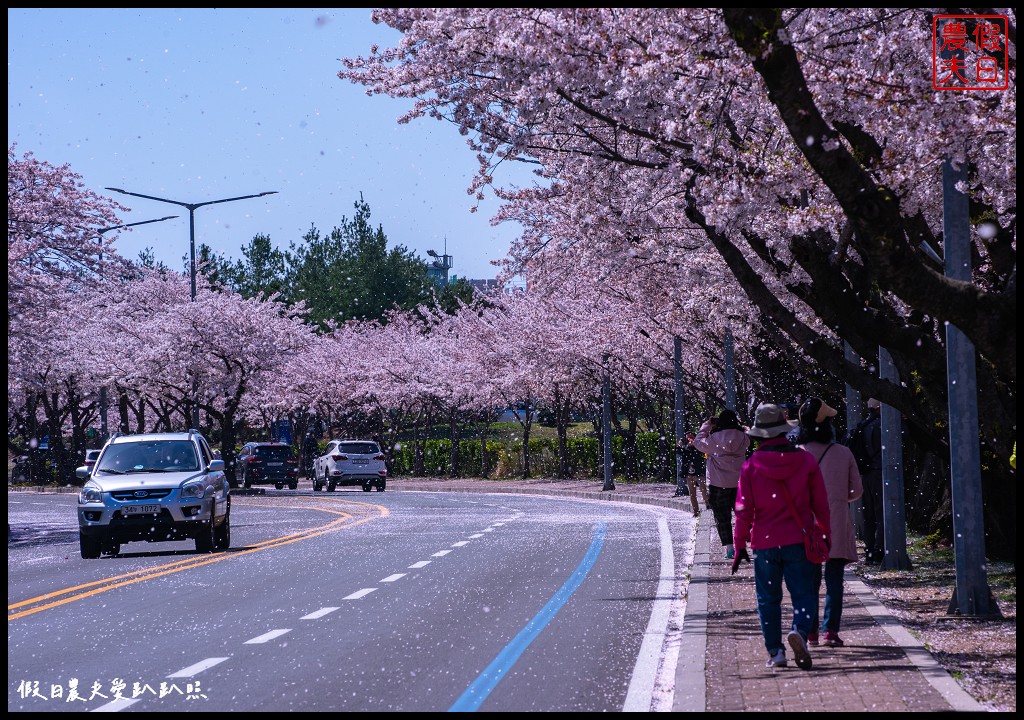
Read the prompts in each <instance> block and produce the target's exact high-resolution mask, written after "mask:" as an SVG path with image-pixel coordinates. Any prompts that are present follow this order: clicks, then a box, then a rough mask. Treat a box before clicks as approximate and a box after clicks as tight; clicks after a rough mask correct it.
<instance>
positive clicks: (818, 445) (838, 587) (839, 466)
mask: <svg viewBox="0 0 1024 720" xmlns="http://www.w3.org/2000/svg"><path fill="white" fill-rule="evenodd" d="M835 415H836V411H835V410H833V409H832V408H831V407H829V406H828V405H827V404H825V402H824V401H823V400H822V399H821V398H817V397H811V398H807V400H806V401H805V402H804V404H803V405H801V406H800V429H799V434H798V435H797V439H796V443H797V445H799V446H800V447H802V448H803V449H804V450H806V451H807V452H809V453H810V454H811V455H813V456H814V459H815V460H817V461H818V467H820V468H821V475H822V477H823V478H824V480H825V491H826V492H827V493H828V510H829V516H830V518H831V521H832V547H831V549H830V550H829V554H828V561H827V562H826V563H825V615H824V617H825V637H824V638H823V639H822V642H823V643H824V644H825V645H827V646H829V647H842V646H843V640H842V638H840V637H839V623H840V621H841V620H842V618H843V573H844V572H845V571H846V565H847V563H851V562H856V561H857V533H856V531H855V530H854V527H853V520H852V519H851V518H850V503H851V502H853V501H854V500H857V499H858V498H859V497H860V496H861V495H862V494H863V493H864V485H863V484H862V483H861V477H860V471H858V470H857V461H856V459H854V457H853V453H852V452H851V451H850V448H848V447H846V446H845V445H840V444H839V443H837V442H836V437H835V429H834V428H833V427H832V418H833V417H835ZM815 576H816V577H817V582H816V583H815V587H816V588H818V590H819V592H820V590H821V576H822V572H821V565H818V571H817V573H816V574H815ZM818 628H819V619H818V615H815V616H814V622H813V623H811V632H810V634H809V635H808V636H807V642H808V643H809V644H810V645H817V644H818Z"/></svg>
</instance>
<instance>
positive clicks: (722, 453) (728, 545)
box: [693, 409, 750, 559]
mask: <svg viewBox="0 0 1024 720" xmlns="http://www.w3.org/2000/svg"><path fill="white" fill-rule="evenodd" d="M693 446H694V447H695V448H697V449H698V450H700V451H701V452H702V453H704V454H705V455H707V458H708V460H707V470H706V475H707V480H708V500H707V502H708V505H709V506H710V507H711V512H712V513H713V514H714V516H715V528H716V529H717V530H718V539H719V540H721V541H722V545H723V546H724V547H725V557H726V558H727V559H728V558H732V557H733V556H734V551H733V544H732V512H733V506H734V505H735V504H736V483H737V482H738V481H739V478H740V468H741V467H743V462H744V461H745V460H746V459H747V448H748V447H749V446H750V438H748V437H747V435H746V433H745V432H744V428H743V426H741V425H740V421H739V418H738V417H736V413H735V412H734V411H732V410H728V409H726V410H723V411H722V412H720V413H719V414H718V417H713V418H708V420H706V421H705V422H704V424H703V425H701V426H700V429H699V430H697V434H696V435H695V436H694V438H693Z"/></svg>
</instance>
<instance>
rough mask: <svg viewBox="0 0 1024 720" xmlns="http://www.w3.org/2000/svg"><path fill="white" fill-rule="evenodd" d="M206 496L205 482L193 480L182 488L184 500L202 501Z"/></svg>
mask: <svg viewBox="0 0 1024 720" xmlns="http://www.w3.org/2000/svg"><path fill="white" fill-rule="evenodd" d="M204 495H206V483H205V482H204V481H203V480H193V481H192V482H187V483H185V484H184V485H182V486H181V499H182V500H202V499H203V496H204Z"/></svg>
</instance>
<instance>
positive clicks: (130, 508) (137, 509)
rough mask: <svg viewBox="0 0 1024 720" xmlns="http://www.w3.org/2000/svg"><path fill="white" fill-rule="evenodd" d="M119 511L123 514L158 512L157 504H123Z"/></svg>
mask: <svg viewBox="0 0 1024 720" xmlns="http://www.w3.org/2000/svg"><path fill="white" fill-rule="evenodd" d="M121 512H122V513H123V514H125V515H147V514H151V515H155V514H156V513H159V512H160V506H159V505H125V506H124V507H123V508H121Z"/></svg>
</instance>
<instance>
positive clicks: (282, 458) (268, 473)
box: [236, 442, 299, 490]
mask: <svg viewBox="0 0 1024 720" xmlns="http://www.w3.org/2000/svg"><path fill="white" fill-rule="evenodd" d="M236 467H237V468H238V479H239V481H241V483H242V487H252V486H253V485H260V484H263V485H269V484H270V483H273V484H274V487H275V488H277V489H278V490H280V489H282V488H283V487H284V486H285V485H287V486H288V487H289V488H290V489H292V490H295V489H296V488H298V487H299V458H298V455H297V454H296V452H295V449H294V448H293V447H292V446H291V445H288V444H287V443H279V442H251V443H246V444H245V445H243V446H242V449H241V451H240V452H239V453H238V465H237V466H236Z"/></svg>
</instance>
